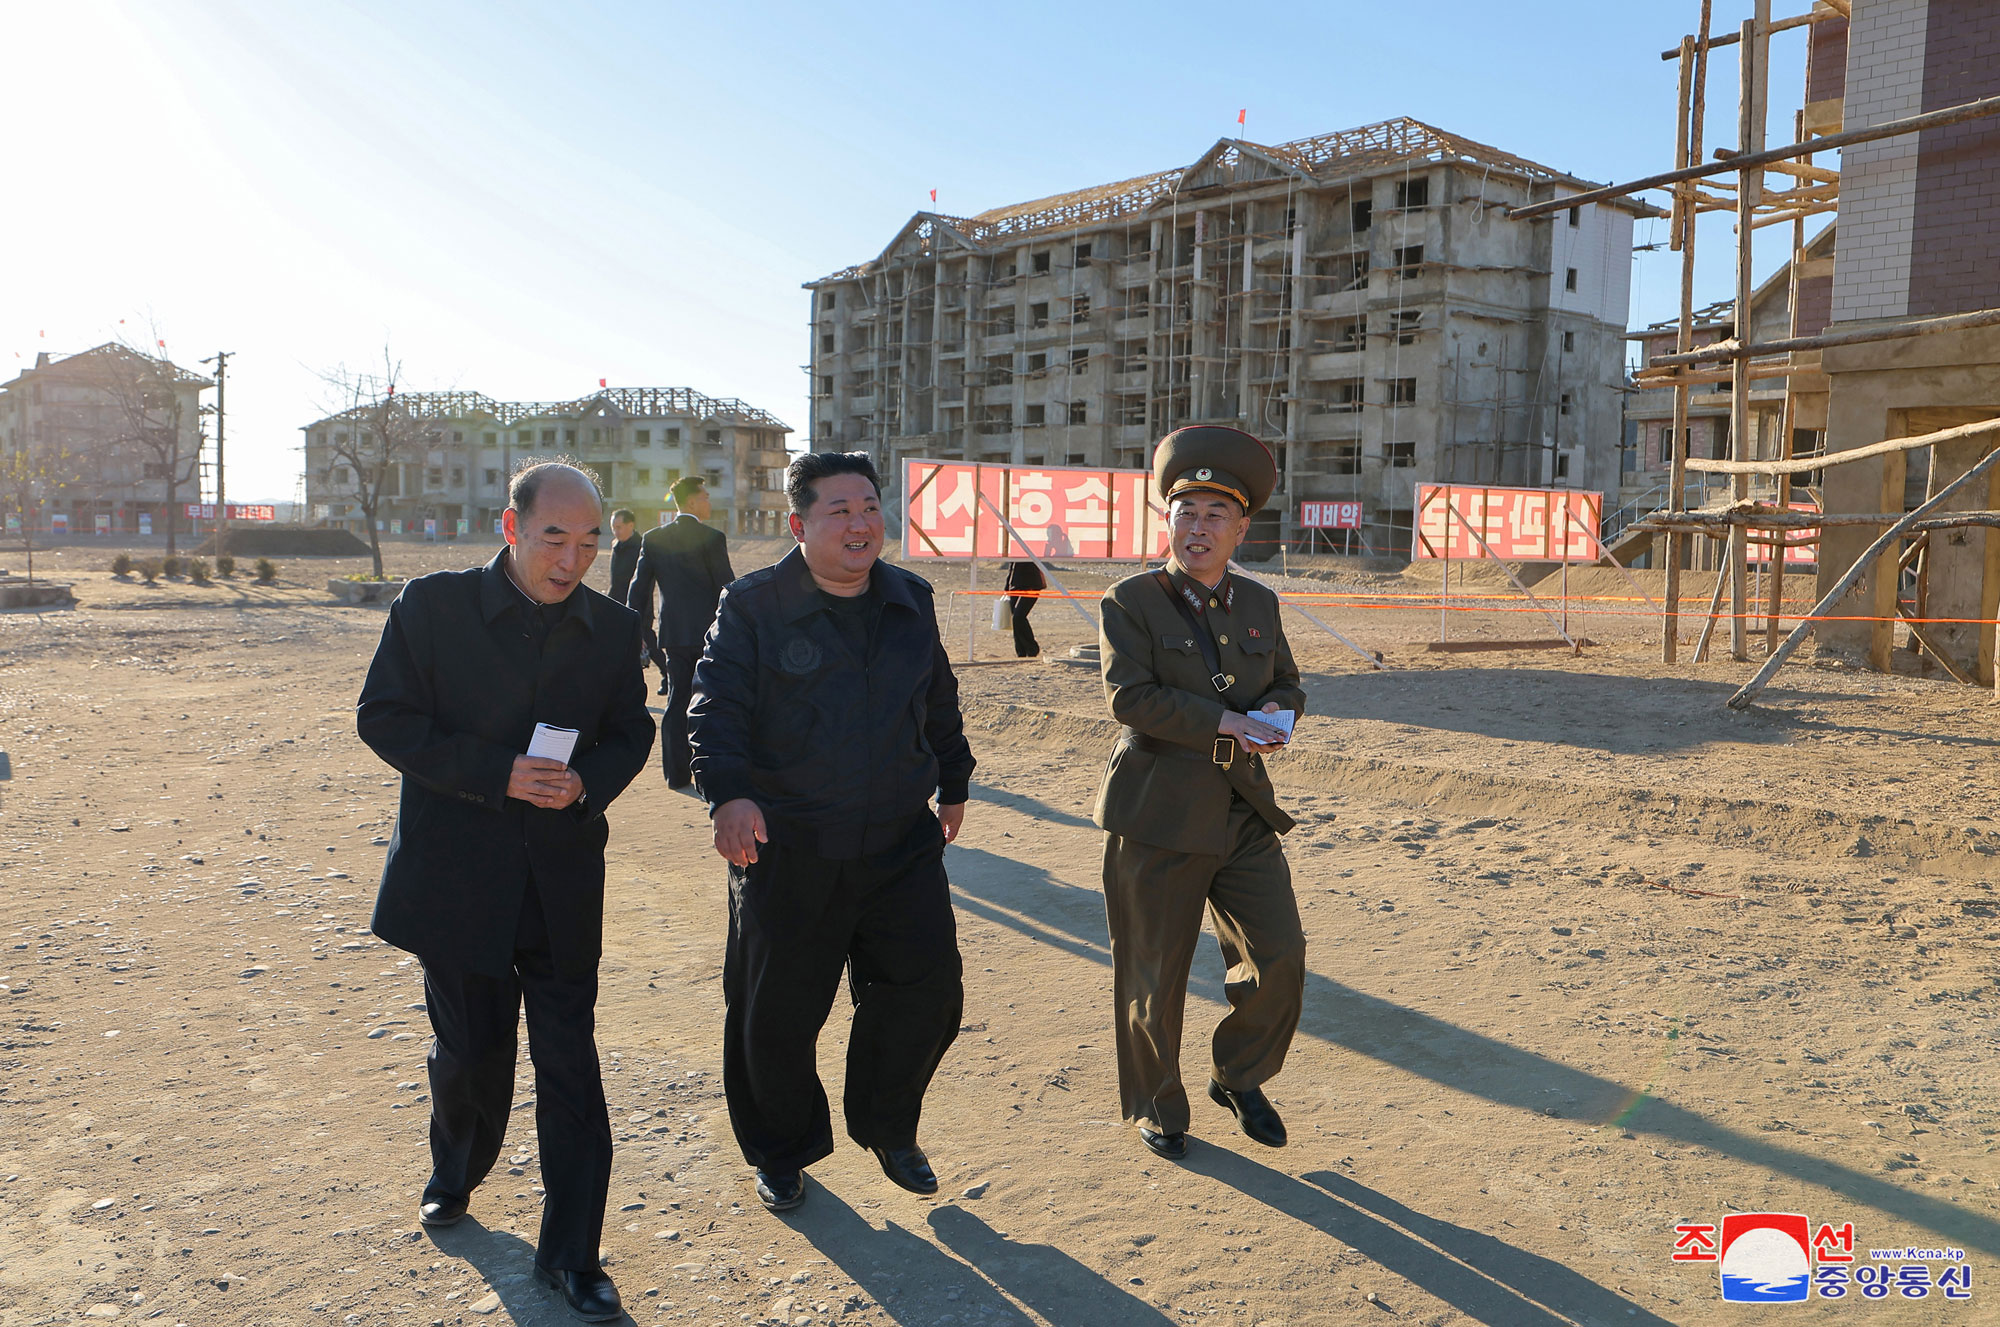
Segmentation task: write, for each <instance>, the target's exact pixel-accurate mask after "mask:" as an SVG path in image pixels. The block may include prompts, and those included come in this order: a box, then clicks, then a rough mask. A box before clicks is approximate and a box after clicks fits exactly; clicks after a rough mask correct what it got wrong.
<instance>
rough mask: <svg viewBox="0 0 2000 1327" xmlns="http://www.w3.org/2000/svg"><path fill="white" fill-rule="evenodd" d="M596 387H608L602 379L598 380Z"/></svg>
mask: <svg viewBox="0 0 2000 1327" xmlns="http://www.w3.org/2000/svg"><path fill="white" fill-rule="evenodd" d="M597 385H598V386H599V387H604V386H608V384H607V383H606V382H605V381H604V379H602V378H599V379H598V380H597Z"/></svg>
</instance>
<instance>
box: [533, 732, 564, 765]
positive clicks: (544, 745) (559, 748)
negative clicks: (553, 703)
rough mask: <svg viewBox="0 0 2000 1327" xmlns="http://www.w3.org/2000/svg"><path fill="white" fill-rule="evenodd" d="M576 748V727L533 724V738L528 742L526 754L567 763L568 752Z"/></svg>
mask: <svg viewBox="0 0 2000 1327" xmlns="http://www.w3.org/2000/svg"><path fill="white" fill-rule="evenodd" d="M575 750H576V729H574V728H558V727H556V726H555V725H554V724H548V723H538V724H536V725H535V736H534V740H532V741H530V742H529V743H528V754H529V755H531V756H535V757H537V758H538V759H541V760H560V761H561V762H562V763H563V764H565V765H567V764H569V757H570V753H571V752H573V751H575Z"/></svg>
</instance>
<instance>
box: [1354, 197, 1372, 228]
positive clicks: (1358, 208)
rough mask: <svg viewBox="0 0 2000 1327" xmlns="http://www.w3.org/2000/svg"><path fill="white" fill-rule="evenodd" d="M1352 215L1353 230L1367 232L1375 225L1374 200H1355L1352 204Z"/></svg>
mask: <svg viewBox="0 0 2000 1327" xmlns="http://www.w3.org/2000/svg"><path fill="white" fill-rule="evenodd" d="M1352 214H1353V218H1354V229H1356V230H1367V229H1368V228H1369V227H1370V226H1372V225H1374V224H1375V200H1374V199H1372V198H1359V199H1356V200H1355V202H1354V207H1353V209H1352Z"/></svg>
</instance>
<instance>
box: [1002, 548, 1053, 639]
mask: <svg viewBox="0 0 2000 1327" xmlns="http://www.w3.org/2000/svg"><path fill="white" fill-rule="evenodd" d="M1048 588H1049V582H1048V578H1047V577H1046V576H1044V575H1042V569H1041V568H1040V567H1038V566H1036V565H1035V564H1034V563H1033V562H1032V561H1030V560H1028V559H1027V558H1023V559H1021V560H1020V561H1019V562H1010V563H1009V564H1007V594H1008V599H1007V607H1008V609H1009V610H1010V612H1011V615H1012V617H1013V621H1014V655H1015V657H1016V658H1020V659H1032V658H1034V657H1035V656H1036V655H1038V654H1040V653H1041V652H1042V646H1041V643H1040V642H1039V641H1037V640H1036V639H1035V629H1034V628H1033V627H1031V626H1029V625H1028V614H1029V613H1032V612H1033V611H1034V610H1035V605H1036V603H1038V602H1040V601H1039V600H1037V599H1036V597H1035V596H1036V595H1037V594H1039V593H1040V592H1041V591H1043V590H1046V589H1048ZM1021 591H1026V593H1025V594H1023V593H1020V592H1021Z"/></svg>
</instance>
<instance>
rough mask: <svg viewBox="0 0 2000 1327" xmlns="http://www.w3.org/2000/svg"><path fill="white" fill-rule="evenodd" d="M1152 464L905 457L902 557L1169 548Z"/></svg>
mask: <svg viewBox="0 0 2000 1327" xmlns="http://www.w3.org/2000/svg"><path fill="white" fill-rule="evenodd" d="M1152 483H1153V476H1152V474H1151V472H1150V471H1146V470H1112V469H1099V468H1094V467H1087V466H1060V465H1043V466H1020V465H991V464H984V463H980V462H975V461H929V460H918V459H915V458H911V459H909V460H906V461H904V462H903V492H904V493H905V494H906V495H907V496H906V497H905V499H904V502H905V510H904V529H905V535H904V539H903V556H904V557H909V558H975V557H977V558H1021V557H1027V556H1029V555H1033V556H1035V557H1039V558H1063V559H1065V560H1069V561H1119V560H1122V561H1131V562H1136V561H1140V560H1142V559H1146V558H1156V557H1162V556H1164V555H1165V553H1166V551H1167V517H1166V512H1165V509H1163V508H1162V507H1160V506H1158V505H1157V504H1156V503H1155V502H1154V501H1153V497H1152Z"/></svg>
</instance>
